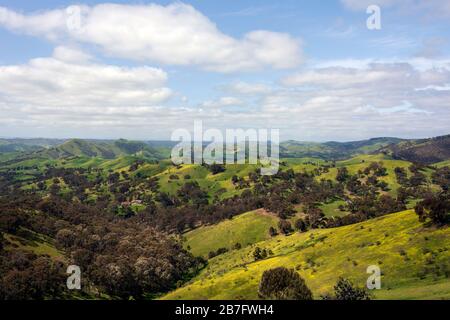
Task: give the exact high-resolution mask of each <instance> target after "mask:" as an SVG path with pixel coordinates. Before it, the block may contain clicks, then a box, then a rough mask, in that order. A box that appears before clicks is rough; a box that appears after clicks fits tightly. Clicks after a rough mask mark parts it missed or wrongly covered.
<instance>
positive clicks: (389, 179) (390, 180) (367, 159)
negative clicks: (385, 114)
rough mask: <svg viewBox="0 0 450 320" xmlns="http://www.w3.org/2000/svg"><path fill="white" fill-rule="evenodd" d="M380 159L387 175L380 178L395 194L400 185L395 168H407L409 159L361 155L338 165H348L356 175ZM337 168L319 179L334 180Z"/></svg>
mask: <svg viewBox="0 0 450 320" xmlns="http://www.w3.org/2000/svg"><path fill="white" fill-rule="evenodd" d="M379 161H382V162H383V167H385V168H386V170H387V175H386V176H384V177H378V180H380V181H384V182H386V183H387V184H388V185H389V188H390V191H389V194H391V195H393V196H395V195H396V193H397V189H398V188H399V187H400V185H399V184H398V182H397V179H396V176H395V171H394V170H395V168H396V167H400V168H405V169H407V168H408V167H409V166H410V165H411V163H410V162H408V161H403V160H392V159H389V158H387V157H386V156H384V155H360V156H357V157H354V158H351V159H348V160H344V161H337V162H336V167H337V168H340V167H347V169H348V171H349V173H350V174H351V175H354V174H356V173H358V171H359V170H361V171H363V170H364V169H365V168H367V167H368V166H369V165H370V163H371V162H379ZM337 168H330V170H329V172H327V173H324V174H322V175H321V176H319V177H318V179H326V180H328V179H329V180H333V181H334V180H335V178H336V175H337Z"/></svg>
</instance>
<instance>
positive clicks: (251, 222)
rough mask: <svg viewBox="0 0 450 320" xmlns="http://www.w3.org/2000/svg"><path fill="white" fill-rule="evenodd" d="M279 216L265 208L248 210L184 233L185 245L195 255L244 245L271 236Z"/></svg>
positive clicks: (205, 254) (204, 254)
mask: <svg viewBox="0 0 450 320" xmlns="http://www.w3.org/2000/svg"><path fill="white" fill-rule="evenodd" d="M277 223H278V218H277V217H275V216H273V215H270V214H267V213H266V212H265V211H264V210H256V211H252V212H248V213H245V214H242V215H239V216H237V217H234V218H233V219H231V220H226V221H223V222H221V223H219V224H217V225H213V226H206V227H201V228H198V229H195V230H193V231H190V232H188V233H186V234H185V235H184V237H185V239H186V242H185V244H184V245H185V247H186V248H187V247H189V248H190V251H191V252H192V253H193V254H194V255H195V256H207V255H208V253H209V252H210V251H217V249H219V248H227V249H231V248H232V246H233V245H234V244H236V243H240V244H241V245H242V247H245V246H248V245H251V244H254V243H257V242H259V241H262V240H266V239H268V238H269V232H268V231H269V228H270V227H276V226H277Z"/></svg>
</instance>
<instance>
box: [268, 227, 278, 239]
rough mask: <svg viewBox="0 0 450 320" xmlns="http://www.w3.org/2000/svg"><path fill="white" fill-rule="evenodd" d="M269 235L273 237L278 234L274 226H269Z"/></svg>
mask: <svg viewBox="0 0 450 320" xmlns="http://www.w3.org/2000/svg"><path fill="white" fill-rule="evenodd" d="M269 235H270V236H271V237H275V236H277V235H278V232H277V230H276V229H275V228H274V227H270V228H269Z"/></svg>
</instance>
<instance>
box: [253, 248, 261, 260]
mask: <svg viewBox="0 0 450 320" xmlns="http://www.w3.org/2000/svg"><path fill="white" fill-rule="evenodd" d="M253 258H255V261H258V260H262V259H263V257H262V251H261V248H260V247H256V248H255V251H253Z"/></svg>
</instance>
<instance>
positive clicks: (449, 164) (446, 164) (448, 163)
mask: <svg viewBox="0 0 450 320" xmlns="http://www.w3.org/2000/svg"><path fill="white" fill-rule="evenodd" d="M434 166H436V167H437V168H443V167H450V160H446V161H442V162H438V163H435V164H434Z"/></svg>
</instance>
